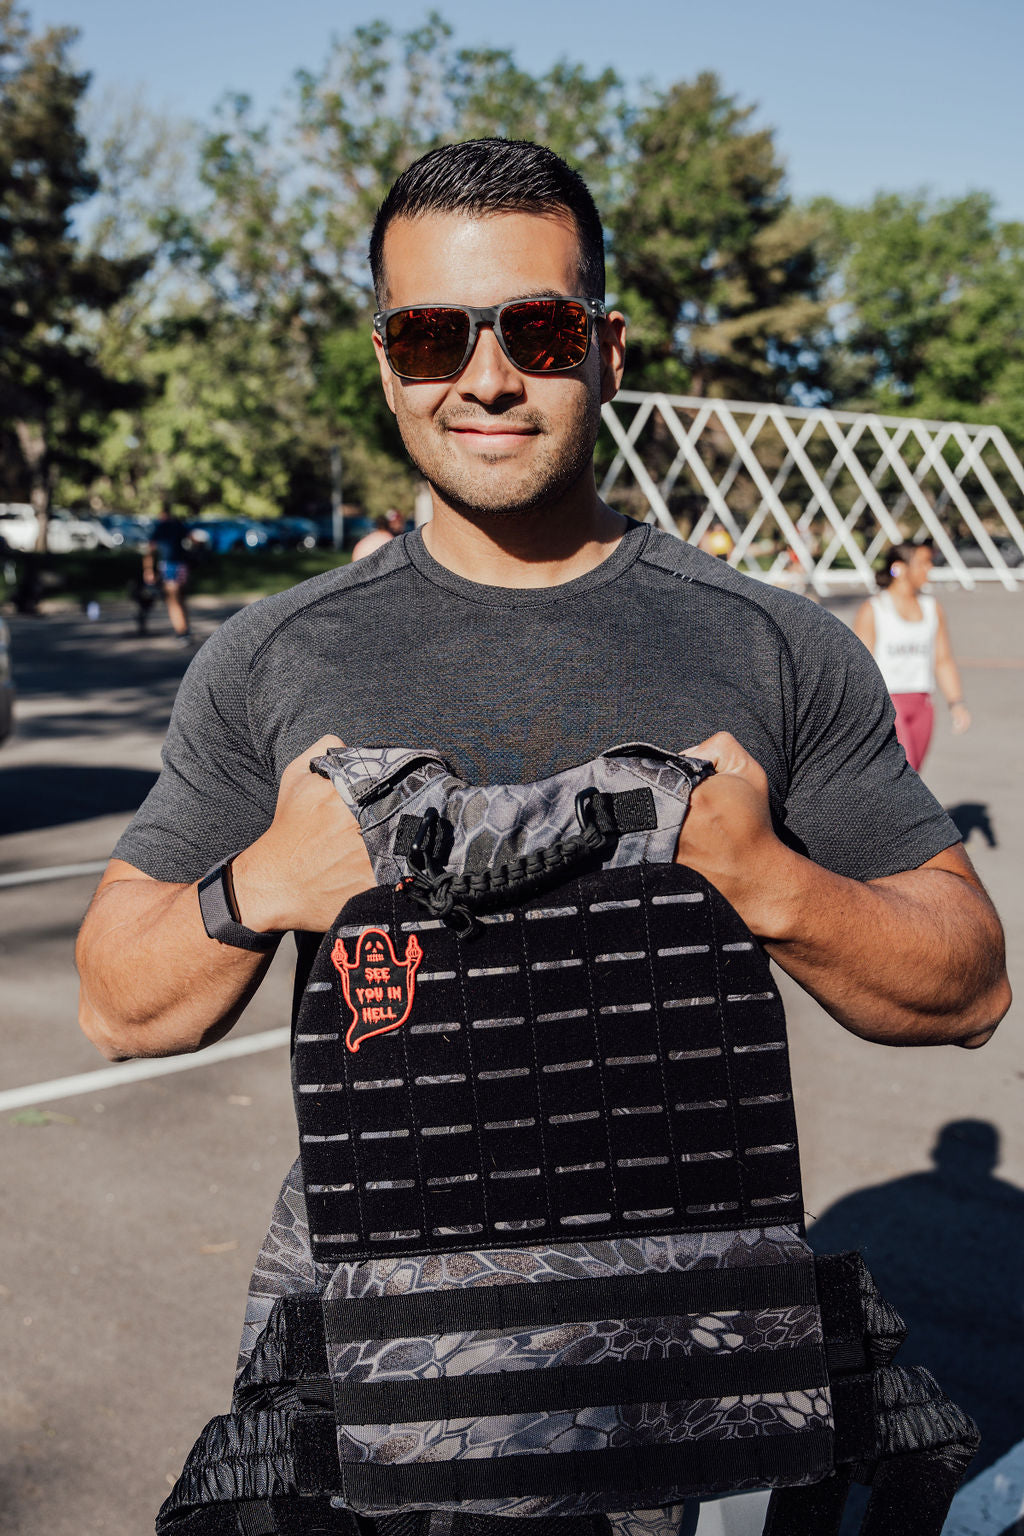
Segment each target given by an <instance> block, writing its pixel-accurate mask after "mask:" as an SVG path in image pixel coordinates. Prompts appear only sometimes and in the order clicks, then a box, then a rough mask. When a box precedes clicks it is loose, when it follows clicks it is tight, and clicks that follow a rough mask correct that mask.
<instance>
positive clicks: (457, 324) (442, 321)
mask: <svg viewBox="0 0 1024 1536" xmlns="http://www.w3.org/2000/svg"><path fill="white" fill-rule="evenodd" d="M605 314H606V310H605V307H604V305H603V304H602V302H601V300H600V299H561V298H555V299H510V300H509V301H508V303H506V304H494V305H492V306H490V307H489V308H483V309H474V308H473V307H472V306H471V305H468V304H408V305H406V306H405V307H404V308H402V309H384V310H381V311H380V313H379V314H376V315H374V317H373V328H374V330H375V331H376V333H377V335H378V336H379V337H380V339H381V341H382V343H383V345H384V355H385V357H386V358H387V360H388V364H389V366H390V368H391V371H392V373H396V374H397V375H398V377H399V378H400V379H450V378H453V377H454V375H455V374H457V373H459V372H460V371H461V370H462V369H463V368H465V366H466V364H467V363H468V362H469V359H470V357H471V356H472V353H473V348H474V347H475V346H476V339H477V336H478V335H479V333H480V327H481V326H483V325H489V326H490V327H491V329H492V330H493V331H494V334H495V336H496V337H497V340H498V345H499V346H500V347H501V350H502V351H503V352H504V354H505V356H506V357H507V358H508V360H509V362H510V363H513V364H514V365H515V366H516V367H517V368H519V369H521V370H522V371H523V373H567V372H568V371H569V369H570V368H578V367H579V365H580V363H582V362H583V359H584V358H585V357H586V355H587V353H588V352H589V351H590V339H591V336H592V334H593V322H594V321H595V320H599V319H601V318H603V317H604V315H605Z"/></svg>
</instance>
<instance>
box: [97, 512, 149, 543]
mask: <svg viewBox="0 0 1024 1536" xmlns="http://www.w3.org/2000/svg"><path fill="white" fill-rule="evenodd" d="M96 521H97V522H98V523H99V525H100V527H101V528H105V529H106V531H107V533H108V534H109V535H110V541H111V546H112V547H113V548H115V549H126V548H127V549H145V548H146V546H147V544H148V543H149V538H150V533H151V531H152V528H153V519H152V518H151V517H132V516H130V515H129V513H127V512H99V513H97V515H96Z"/></svg>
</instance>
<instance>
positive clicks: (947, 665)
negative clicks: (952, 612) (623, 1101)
mask: <svg viewBox="0 0 1024 1536" xmlns="http://www.w3.org/2000/svg"><path fill="white" fill-rule="evenodd" d="M935 606H936V608H937V609H938V629H937V631H936V634H935V681H936V682H937V683H938V685H939V688H940V689H941V690H942V697H943V698H944V699H945V701H946V703H947V704H948V705H949V708H950V713H951V714H952V717H953V730H954V731H955V732H956V734H957V735H958V736H959V735H960V734H961V733H962V732H963V731H966V730H967V728H968V726H969V725H970V723H971V716H970V711H969V710H968V708H967V705H966V704H965V703H964V691H963V684H962V683H961V681H960V669H959V668H958V667H957V664H956V658H955V657H954V655H953V647H952V644H951V643H950V639H949V625H948V624H947V623H946V615H945V613H944V612H943V610H942V608H941V606H940V605H939V604H938V603H936V605H935Z"/></svg>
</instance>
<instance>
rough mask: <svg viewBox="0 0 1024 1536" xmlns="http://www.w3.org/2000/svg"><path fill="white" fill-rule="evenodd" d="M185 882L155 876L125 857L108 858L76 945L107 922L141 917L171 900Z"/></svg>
mask: <svg viewBox="0 0 1024 1536" xmlns="http://www.w3.org/2000/svg"><path fill="white" fill-rule="evenodd" d="M187 883H188V882H185V881H180V882H179V881H170V880H155V879H154V878H153V876H152V875H147V874H146V872H145V871H144V870H141V869H137V868H136V867H135V865H134V864H129V863H128V862H127V860H125V859H111V860H110V861H109V863H108V864H107V867H106V869H105V870H104V871H103V876H102V878H101V880H100V883H99V885H98V886H97V887H96V891H95V893H94V895H93V898H92V901H91V902H90V903H89V908H88V911H87V912H86V914H85V918H84V921H83V923H82V928H81V933H80V936H79V943H80V945H81V944H82V943H83V942H84V943H85V944H88V942H89V940H90V939H91V938H93V937H97V936H98V935H99V934H100V932H103V931H106V930H107V929H108V928H109V927H110V926H111V924H113V925H115V926H120V925H121V924H122V923H124V922H126V921H128V922H130V921H133V920H135V919H145V918H146V917H148V916H150V915H151V914H153V913H155V912H157V911H159V909H160V908H161V907H163V906H165V905H166V904H167V903H168V902H170V901H173V900H174V897H175V896H177V894H178V892H179V891H182V890H184V889H185V886H186V884H187Z"/></svg>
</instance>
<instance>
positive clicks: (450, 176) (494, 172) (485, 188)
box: [370, 139, 604, 303]
mask: <svg viewBox="0 0 1024 1536" xmlns="http://www.w3.org/2000/svg"><path fill="white" fill-rule="evenodd" d="M426 213H467V214H475V215H476V216H477V217H484V216H486V215H487V214H495V213H536V214H546V213H547V214H550V213H555V214H557V213H567V214H568V215H569V216H570V218H571V219H572V222H573V224H574V225H575V226H576V234H577V237H578V239H579V248H580V253H579V282H580V287H581V289H582V296H583V297H586V298H593V299H603V298H604V233H603V231H602V229H601V216H600V214H599V213H598V211H597V208H596V206H595V204H594V199H593V198H592V197H591V195H590V191H589V189H588V187H587V184H586V182H585V181H584V180H583V177H582V176H580V175H579V174H578V172H576V171H574V170H573V169H572V168H571V166H568V165H566V163H565V161H564V160H562V159H560V158H559V156H558V155H556V154H555V152H554V151H553V150H551V149H547V148H545V146H544V145H543V144H531V143H530V142H529V141H528V140H526V139H467V140H465V141H464V142H463V143H461V144H443V145H441V147H440V148H439V149H432V150H430V151H429V152H428V153H427V154H425V155H422V156H421V157H420V159H419V160H415V161H414V162H413V164H412V165H410V166H409V168H408V170H405V171H403V172H402V174H401V176H399V178H398V180H397V181H396V182H395V184H394V186H393V187H392V188H391V190H390V192H389V193H388V195H387V197H386V198H385V199H384V201H383V202H382V203H381V205H380V207H379V208H378V210H377V217H376V219H375V220H374V224H373V234H372V235H371V236H370V270H371V272H372V273H373V286H374V289H375V291H376V294H377V300H378V303H380V302H382V301H383V298H384V295H385V292H386V288H387V284H386V279H385V272H384V236H385V234H386V232H387V227H388V225H389V224H390V223H391V221H392V219H399V218H402V219H414V218H416V217H417V216H418V215H419V214H426Z"/></svg>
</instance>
